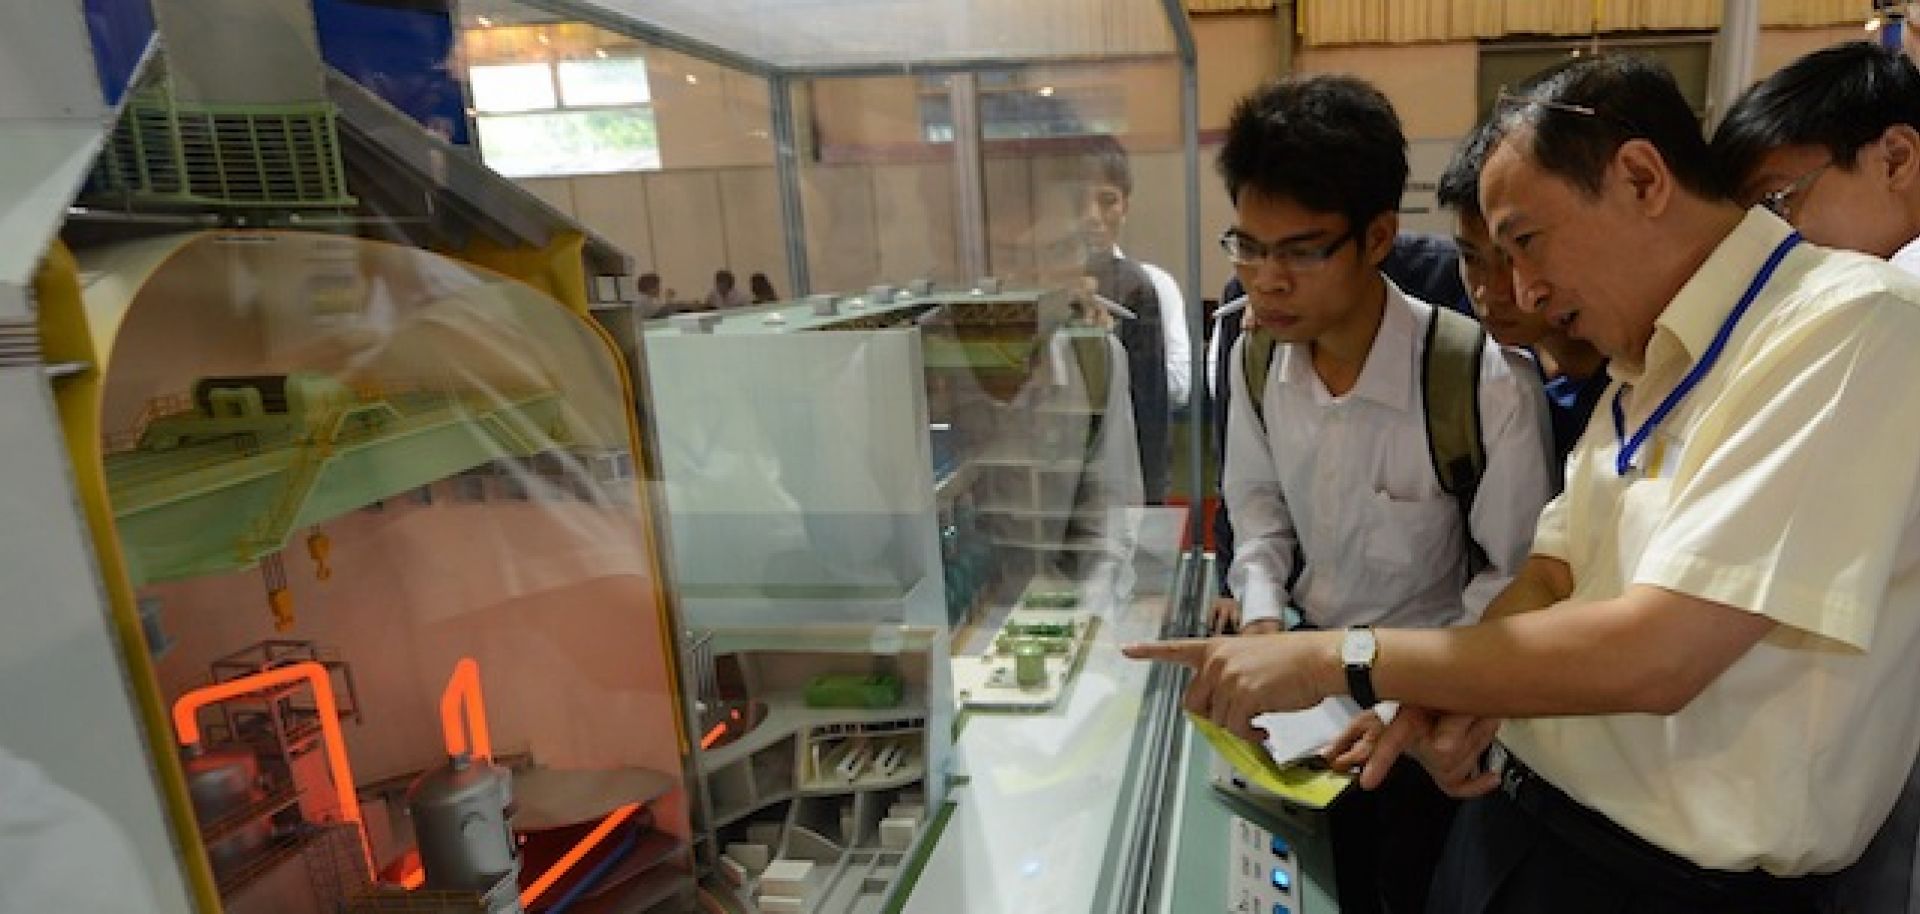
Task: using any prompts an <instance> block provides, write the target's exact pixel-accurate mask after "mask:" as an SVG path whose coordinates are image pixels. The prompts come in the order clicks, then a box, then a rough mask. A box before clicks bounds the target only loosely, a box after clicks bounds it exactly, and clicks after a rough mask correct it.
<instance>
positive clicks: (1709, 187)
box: [1491, 54, 1732, 200]
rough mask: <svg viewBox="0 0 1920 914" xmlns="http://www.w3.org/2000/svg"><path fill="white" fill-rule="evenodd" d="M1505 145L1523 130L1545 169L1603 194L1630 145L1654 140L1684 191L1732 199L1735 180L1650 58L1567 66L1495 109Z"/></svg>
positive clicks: (1497, 139) (1529, 151)
mask: <svg viewBox="0 0 1920 914" xmlns="http://www.w3.org/2000/svg"><path fill="white" fill-rule="evenodd" d="M1493 124H1494V127H1493V131H1494V137H1493V141H1492V144H1491V146H1492V147H1497V146H1499V145H1500V144H1501V143H1502V142H1505V141H1506V140H1507V138H1509V137H1512V136H1514V135H1515V133H1516V131H1518V130H1519V128H1522V127H1528V128H1531V129H1530V130H1528V131H1527V132H1526V133H1525V134H1524V140H1525V147H1524V148H1523V149H1522V150H1521V151H1522V152H1523V153H1525V154H1526V156H1527V157H1528V158H1529V159H1531V160H1533V163H1534V164H1535V165H1537V166H1539V168H1540V169H1541V170H1542V171H1545V172H1547V173H1548V174H1551V175H1556V176H1558V177H1560V178H1563V179H1565V180H1566V181H1567V182H1568V183H1570V184H1572V185H1574V186H1575V187H1577V188H1579V189H1580V190H1581V191H1582V192H1584V193H1585V194H1587V195H1588V196H1593V195H1597V194H1598V193H1599V192H1600V187H1601V184H1602V181H1603V179H1604V178H1605V176H1606V172H1607V166H1608V164H1610V163H1611V162H1612V161H1613V154H1614V153H1615V152H1618V151H1619V149H1620V147H1621V145H1623V144H1625V143H1626V142H1627V141H1628V140H1635V139H1640V140H1646V141H1647V142H1648V143H1651V144H1652V145H1653V148H1654V149H1655V150H1657V151H1658V152H1659V153H1660V157H1661V158H1662V159H1664V160H1665V161H1666V163H1667V168H1668V169H1669V170H1671V171H1672V172H1673V176H1674V178H1675V179H1676V180H1678V181H1679V182H1680V186H1681V187H1684V188H1686V189H1687V190H1688V191H1690V192H1692V193H1693V194H1694V195H1695V196H1698V197H1702V198H1705V199H1708V200H1725V199H1728V198H1729V197H1731V196H1732V194H1731V184H1732V182H1731V180H1729V179H1728V178H1727V177H1726V176H1725V175H1722V174H1721V173H1720V172H1719V170H1718V169H1716V168H1715V167H1714V162H1713V156H1712V155H1711V154H1710V153H1709V152H1708V150H1707V140H1706V137H1705V136H1704V135H1702V134H1701V131H1700V119H1699V118H1698V117H1696V116H1695V115H1694V113H1693V108H1692V107H1691V106H1689V105H1688V104H1687V98H1686V96H1684V95H1682V94H1681V93H1680V87H1679V85H1678V84H1676V83H1675V82H1674V81H1673V74H1672V73H1669V72H1668V71H1667V68H1666V67H1665V66H1664V65H1662V64H1661V63H1659V62H1658V61H1655V60H1653V59H1651V58H1648V57H1642V56H1639V55H1634V54H1608V55H1603V56H1600V57H1590V58H1586V59H1582V60H1576V61H1573V62H1571V63H1569V64H1566V65H1564V66H1562V67H1561V68H1560V69H1559V70H1557V71H1555V72H1553V73H1551V74H1550V75H1548V76H1547V77H1546V78H1544V79H1541V80H1539V81H1538V82H1537V83H1535V84H1534V85H1533V86H1532V87H1531V88H1528V89H1525V90H1523V91H1522V92H1520V93H1519V94H1518V95H1513V96H1509V97H1507V98H1506V99H1503V100H1502V101H1501V102H1500V103H1499V104H1497V105H1496V106H1495V109H1494V116H1493Z"/></svg>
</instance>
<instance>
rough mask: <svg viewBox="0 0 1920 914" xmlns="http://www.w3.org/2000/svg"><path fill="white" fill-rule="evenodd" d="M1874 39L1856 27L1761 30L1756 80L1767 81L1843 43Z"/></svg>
mask: <svg viewBox="0 0 1920 914" xmlns="http://www.w3.org/2000/svg"><path fill="white" fill-rule="evenodd" d="M1868 37H1871V36H1869V35H1868V34H1867V33H1866V32H1865V31H1864V30H1862V29H1860V28H1856V27H1851V26H1850V27H1845V28H1828V29H1761V30H1760V40H1759V42H1757V43H1756V44H1755V45H1754V48H1753V78H1754V81H1755V82H1758V81H1760V80H1762V79H1766V78H1767V77H1768V76H1770V75H1772V74H1773V73H1774V71H1776V70H1779V69H1780V68H1781V67H1784V66H1786V65H1787V64H1790V63H1792V62H1794V60H1796V59H1798V58H1799V57H1801V56H1803V55H1805V54H1808V53H1811V52H1813V51H1818V50H1820V49H1821V48H1824V47H1830V46H1832V45H1836V44H1839V43H1841V42H1843V41H1859V40H1861V39H1864V38H1868Z"/></svg>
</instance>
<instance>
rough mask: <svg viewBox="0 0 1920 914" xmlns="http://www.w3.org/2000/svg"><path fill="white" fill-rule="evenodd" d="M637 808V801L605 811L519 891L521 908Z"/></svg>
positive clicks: (527, 905) (550, 885)
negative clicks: (552, 862)
mask: <svg viewBox="0 0 1920 914" xmlns="http://www.w3.org/2000/svg"><path fill="white" fill-rule="evenodd" d="M639 808H640V804H638V803H628V804H627V805H625V806H622V807H620V808H619V809H616V810H614V811H613V812H610V813H607V817H606V818H605V819H602V820H600V824H599V825H597V826H595V827H594V829H593V831H591V832H588V833H587V836H586V837H585V838H582V839H580V843H579V844H576V845H574V846H573V850H570V851H567V855H566V856H565V857H561V858H560V861H559V862H558V863H555V864H554V865H553V866H551V867H549V868H548V869H547V871H546V872H544V873H541V874H540V878H539V879H536V880H534V882H533V884H532V885H530V886H527V887H526V889H525V890H524V891H522V892H521V893H520V906H521V907H523V908H524V907H529V906H531V905H532V904H533V902H534V899H536V898H539V897H540V896H541V895H542V894H544V893H545V892H546V891H547V890H548V889H550V888H553V884H554V883H556V882H559V881H560V877H562V876H565V875H566V874H567V871H568V870H571V869H573V865H574V864H576V863H579V862H580V859H581V858H583V857H585V856H586V855H587V853H588V852H590V851H592V850H593V849H594V847H595V846H597V845H599V843H600V842H602V841H604V840H606V838H607V835H609V834H612V833H613V830H614V829H616V828H618V827H620V823H622V822H625V821H627V817H628V816H631V815H633V813H634V811H635V810H638V809H639Z"/></svg>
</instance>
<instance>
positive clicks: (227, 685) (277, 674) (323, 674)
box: [173, 660, 379, 873]
mask: <svg viewBox="0 0 1920 914" xmlns="http://www.w3.org/2000/svg"><path fill="white" fill-rule="evenodd" d="M301 679H304V680H306V681H307V682H308V684H309V685H311V686H312V687H313V701H314V710H315V711H317V712H318V713H319V715H320V732H321V735H322V739H321V742H323V743H325V744H326V746H327V769H328V772H329V774H330V775H331V776H332V778H333V788H334V790H336V791H338V792H339V797H340V817H341V818H342V819H345V820H346V821H348V822H351V823H353V826H354V829H355V830H356V831H358V832H359V834H360V852H361V853H362V854H365V855H366V858H367V872H368V873H376V872H379V870H378V869H377V868H376V867H375V866H374V864H373V845H371V844H369V843H368V841H367V828H366V825H365V824H364V823H363V822H362V821H361V819H360V798H359V796H357V795H356V794H355V793H354V790H353V769H352V767H351V766H349V765H348V764H347V741H346V738H345V736H344V735H342V734H341V732H340V707H339V705H337V704H336V703H335V702H334V699H333V678H332V677H331V676H329V675H328V673H327V668H326V667H324V666H321V665H320V664H318V663H314V662H313V661H310V660H308V661H302V662H300V663H290V664H288V665H286V666H281V667H274V668H273V669H270V670H262V671H261V672H258V673H254V674H253V675H251V676H242V677H240V678H239V679H229V680H227V681H226V682H217V683H214V684H213V685H210V686H204V687H202V688H198V689H194V690H193V691H191V692H188V693H186V694H185V695H182V696H180V698H179V700H178V701H175V702H174V703H173V729H174V733H175V734H176V735H177V736H178V737H179V738H180V745H182V746H186V747H190V748H191V747H197V746H199V745H200V719H199V716H198V715H199V712H200V709H201V708H204V707H206V706H207V705H210V704H214V703H216V702H221V701H226V700H227V699H229V698H238V697H240V696H242V695H251V694H253V693H255V692H260V691H264V690H266V689H269V688H272V687H273V686H277V685H282V684H285V683H289V682H295V681H298V680H301Z"/></svg>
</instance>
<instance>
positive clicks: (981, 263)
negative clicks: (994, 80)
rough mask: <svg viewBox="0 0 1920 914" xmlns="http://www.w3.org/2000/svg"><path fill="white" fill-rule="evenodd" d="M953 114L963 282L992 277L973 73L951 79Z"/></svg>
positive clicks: (955, 210) (957, 229) (955, 208)
mask: <svg viewBox="0 0 1920 914" xmlns="http://www.w3.org/2000/svg"><path fill="white" fill-rule="evenodd" d="M948 84H949V86H950V90H949V94H948V97H949V98H950V99H951V100H952V110H953V197H954V206H953V217H954V221H955V223H956V225H955V235H956V237H955V239H954V240H955V241H956V242H958V244H959V248H960V251H959V253H960V279H961V280H962V281H966V282H971V281H973V280H974V279H977V278H979V277H982V276H989V275H991V274H992V264H990V263H989V262H988V258H987V177H986V162H985V160H983V159H982V158H981V154H980V145H981V144H980V88H979V84H978V83H977V82H976V81H975V79H974V75H973V74H972V73H955V74H953V75H952V76H951V77H948Z"/></svg>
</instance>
